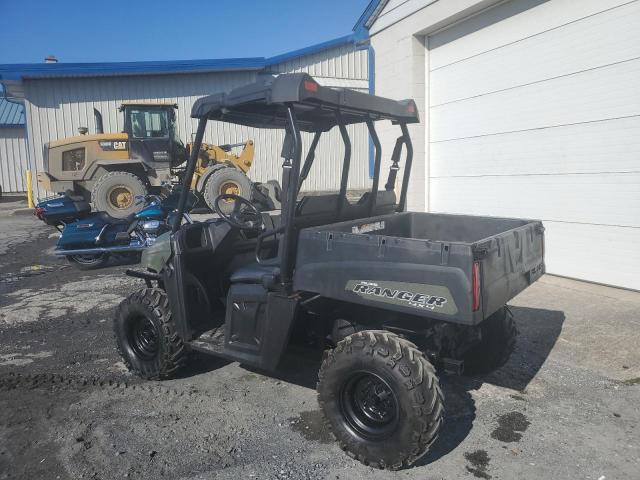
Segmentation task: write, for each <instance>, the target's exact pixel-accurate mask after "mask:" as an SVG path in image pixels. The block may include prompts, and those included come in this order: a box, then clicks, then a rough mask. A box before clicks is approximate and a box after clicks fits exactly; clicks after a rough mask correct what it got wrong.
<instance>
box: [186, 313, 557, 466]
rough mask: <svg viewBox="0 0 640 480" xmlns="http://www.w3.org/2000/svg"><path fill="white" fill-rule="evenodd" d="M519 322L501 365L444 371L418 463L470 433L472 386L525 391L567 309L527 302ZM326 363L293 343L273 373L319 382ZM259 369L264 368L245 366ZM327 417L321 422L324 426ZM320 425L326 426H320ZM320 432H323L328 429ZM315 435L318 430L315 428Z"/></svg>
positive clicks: (206, 365)
mask: <svg viewBox="0 0 640 480" xmlns="http://www.w3.org/2000/svg"><path fill="white" fill-rule="evenodd" d="M511 309H512V312H513V315H514V318H515V321H516V324H517V328H518V332H519V335H518V340H517V343H516V348H515V351H514V353H513V354H512V355H511V358H510V359H509V361H508V362H507V363H506V364H505V365H504V366H503V367H502V368H500V369H498V370H496V371H494V372H492V373H490V374H488V375H478V376H453V375H447V374H442V375H441V376H440V384H441V387H442V391H443V393H444V396H445V408H446V412H447V413H446V416H445V421H444V425H443V426H442V428H441V430H440V432H441V433H440V436H439V437H438V439H437V440H436V442H435V443H434V444H433V446H432V447H431V449H430V450H429V452H428V453H427V455H425V456H424V457H423V458H422V459H420V461H419V462H418V463H417V464H416V465H415V466H416V467H419V466H425V465H428V464H430V463H433V462H435V461H436V460H438V459H440V458H442V457H444V456H446V455H447V454H449V453H450V452H452V451H453V450H455V449H456V448H457V447H458V445H460V444H461V443H462V442H463V441H464V439H465V438H466V437H467V435H468V434H469V432H470V431H471V429H472V427H473V422H474V420H475V418H476V407H475V402H474V400H473V397H472V395H471V392H472V391H474V390H477V389H479V388H480V387H481V386H482V385H483V384H484V383H489V384H492V385H495V386H498V387H502V388H507V389H510V390H514V391H515V393H522V392H523V391H524V390H525V389H526V387H527V385H528V384H529V383H530V382H531V380H533V378H535V376H536V375H537V373H538V371H539V370H540V368H541V367H542V366H543V364H544V362H545V361H546V359H547V357H548V356H549V354H550V352H551V350H552V349H553V346H554V345H555V343H556V341H557V339H558V337H559V335H560V332H561V331H562V325H563V323H564V319H565V316H564V313H563V312H559V311H554V310H545V309H537V308H527V307H511ZM320 363H321V352H319V351H308V350H301V349H299V348H296V347H294V348H291V349H289V350H288V351H287V353H286V354H285V357H284V359H283V361H282V362H281V363H280V367H279V369H278V371H277V372H276V373H274V374H268V375H270V376H271V377H274V378H277V379H279V380H282V381H285V382H289V383H293V384H295V385H299V386H302V387H305V388H309V389H314V390H315V388H316V382H317V380H318V370H319V368H320ZM190 364H191V365H192V366H191V367H190V368H189V369H188V370H186V371H185V372H184V373H183V375H182V376H184V377H189V376H192V375H197V374H200V373H206V372H207V371H211V370H217V369H218V368H221V367H223V366H224V365H226V364H227V362H226V361H224V360H220V359H216V358H214V357H208V356H206V355H200V356H199V361H197V362H190ZM243 368H245V369H246V370H249V371H251V372H254V373H260V374H264V372H262V371H260V370H258V369H255V368H252V367H248V366H243ZM322 424H323V422H319V423H318V425H319V426H322ZM318 428H320V427H318ZM315 433H317V436H318V438H321V437H322V435H323V432H315ZM309 434H310V435H311V436H313V434H314V432H309Z"/></svg>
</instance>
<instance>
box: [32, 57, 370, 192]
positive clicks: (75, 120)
mask: <svg viewBox="0 0 640 480" xmlns="http://www.w3.org/2000/svg"><path fill="white" fill-rule="evenodd" d="M272 71H273V72H274V73H284V72H289V71H307V72H309V73H310V74H311V75H317V76H318V81H319V82H320V83H321V84H323V85H328V86H350V87H355V88H363V89H366V88H367V85H368V83H367V59H366V51H364V52H363V51H359V50H356V49H355V47H352V46H348V47H337V48H333V49H330V50H326V51H323V52H320V53H316V54H313V55H310V56H308V57H302V58H299V59H296V60H295V61H291V62H285V63H282V64H279V65H275V66H274V67H273V68H272ZM256 75H257V73H256V72H221V73H198V74H176V75H147V76H117V77H116V76H114V77H97V78H56V79H41V80H25V82H24V88H25V109H26V116H27V125H28V128H29V134H30V137H29V138H30V139H31V142H30V149H29V155H30V156H31V159H32V164H33V165H34V169H35V170H36V171H37V170H39V169H41V168H42V146H43V145H44V143H46V142H49V141H52V140H57V139H61V138H65V137H69V136H73V135H77V132H78V127H80V126H85V127H88V128H89V132H90V133H94V130H95V125H94V117H93V109H94V108H96V109H98V110H99V111H100V112H101V113H102V116H103V122H104V131H105V132H119V131H121V130H122V129H123V124H122V114H121V113H120V112H119V111H118V107H119V106H120V104H121V103H122V102H125V101H134V100H145V101H154V100H157V101H169V102H175V103H177V104H178V131H179V135H180V137H181V138H182V139H183V141H185V143H186V142H190V141H191V139H192V138H193V135H194V134H195V131H196V127H197V122H196V121H195V120H193V119H191V118H190V113H191V107H192V105H193V103H194V102H195V101H196V100H197V99H198V98H200V97H203V96H205V95H210V94H214V93H219V92H224V91H228V90H231V89H233V88H235V87H238V86H241V85H244V84H246V83H250V82H252V81H254V80H255V79H256ZM349 129H350V132H351V134H352V135H353V138H352V163H351V175H350V178H349V180H350V183H349V186H350V188H353V189H359V188H365V187H366V186H367V185H368V184H369V181H370V180H369V170H368V136H367V134H366V131H365V129H363V128H361V127H349ZM336 130H337V129H336ZM247 139H252V140H254V142H255V146H256V154H255V160H254V164H253V166H252V168H251V170H250V172H249V176H250V177H251V178H252V179H253V180H254V181H266V180H269V179H277V180H280V177H281V168H280V166H281V163H282V159H281V157H280V149H281V147H282V140H283V132H281V131H278V130H257V129H251V128H247V127H241V126H236V125H230V124H225V123H221V122H209V126H208V128H207V132H206V134H205V139H204V141H205V142H208V143H213V144H225V143H237V142H241V141H244V140H247ZM304 140H305V141H306V142H309V141H310V139H309V135H306V134H305V135H304ZM307 144H308V143H307ZM321 152H324V155H318V157H317V160H316V162H315V163H316V165H315V168H314V169H313V170H312V172H311V174H310V175H309V178H308V181H307V182H306V184H305V190H308V191H314V190H315V191H317V190H331V189H335V188H336V187H337V185H338V184H339V176H340V175H339V167H340V165H341V160H342V155H343V149H342V142H341V140H340V139H339V134H338V132H337V131H336V132H330V133H329V134H327V135H325V138H324V139H323V140H322V142H321V144H320V145H319V147H318V153H321ZM43 193H44V192H43Z"/></svg>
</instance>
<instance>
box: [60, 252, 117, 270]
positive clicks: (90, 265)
mask: <svg viewBox="0 0 640 480" xmlns="http://www.w3.org/2000/svg"><path fill="white" fill-rule="evenodd" d="M67 260H68V261H69V263H70V264H72V265H74V266H75V267H77V268H79V269H80V270H93V269H94V268H100V267H103V266H104V265H105V264H106V263H107V261H108V260H109V254H108V253H97V254H94V255H67Z"/></svg>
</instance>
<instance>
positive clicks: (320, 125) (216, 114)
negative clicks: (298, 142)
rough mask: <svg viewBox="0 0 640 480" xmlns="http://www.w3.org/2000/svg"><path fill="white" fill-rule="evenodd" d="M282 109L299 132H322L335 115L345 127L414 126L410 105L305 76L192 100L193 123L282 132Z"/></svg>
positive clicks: (334, 120)
mask: <svg viewBox="0 0 640 480" xmlns="http://www.w3.org/2000/svg"><path fill="white" fill-rule="evenodd" d="M287 105H293V106H294V108H295V112H296V119H297V123H298V127H299V128H300V130H303V131H307V132H315V131H327V130H330V129H331V128H332V127H333V126H335V125H336V124H337V113H338V112H339V114H340V116H341V119H342V122H343V123H344V124H345V125H348V124H352V123H362V122H366V121H367V120H369V119H371V120H391V121H392V122H394V123H416V122H418V121H419V118H418V109H417V108H416V104H415V102H414V101H413V100H400V101H397V100H391V99H388V98H384V97H378V96H376V95H369V94H366V93H363V92H358V91H356V90H351V89H348V88H340V89H338V88H328V87H323V86H322V85H320V84H318V82H316V81H315V80H314V79H313V78H312V77H311V76H309V75H308V74H306V73H290V74H283V75H280V76H278V77H271V76H269V77H262V78H259V79H258V81H256V82H255V83H251V84H248V85H245V86H242V87H239V88H235V89H233V90H231V91H230V92H229V93H219V94H215V95H209V96H207V97H203V98H201V99H199V100H198V101H196V103H195V104H194V105H193V108H192V110H191V116H192V117H193V118H204V117H207V118H209V119H211V120H220V121H224V122H229V123H235V124H239V125H246V126H250V127H257V128H284V127H285V125H286V124H287V108H286V107H287Z"/></svg>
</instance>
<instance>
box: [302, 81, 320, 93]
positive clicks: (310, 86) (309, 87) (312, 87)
mask: <svg viewBox="0 0 640 480" xmlns="http://www.w3.org/2000/svg"><path fill="white" fill-rule="evenodd" d="M304 89H305V90H306V91H307V92H317V91H318V84H317V83H316V82H312V81H311V80H305V81H304Z"/></svg>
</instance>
